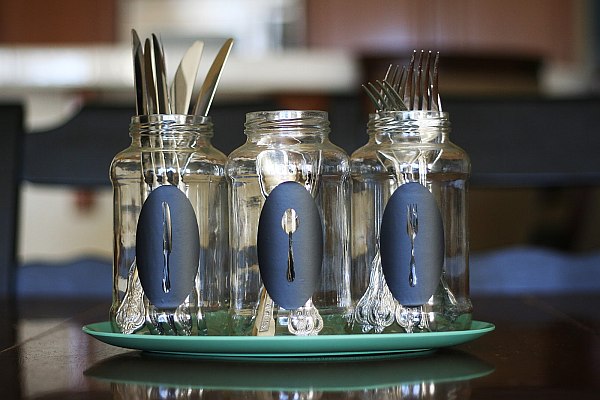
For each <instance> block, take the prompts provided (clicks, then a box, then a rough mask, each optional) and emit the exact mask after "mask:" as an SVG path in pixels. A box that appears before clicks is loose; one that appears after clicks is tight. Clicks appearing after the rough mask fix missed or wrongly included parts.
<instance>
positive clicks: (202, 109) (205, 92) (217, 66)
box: [193, 39, 233, 115]
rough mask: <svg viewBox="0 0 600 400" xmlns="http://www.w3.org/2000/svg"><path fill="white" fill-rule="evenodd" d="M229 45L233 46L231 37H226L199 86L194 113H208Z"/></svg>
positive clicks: (229, 48)
mask: <svg viewBox="0 0 600 400" xmlns="http://www.w3.org/2000/svg"><path fill="white" fill-rule="evenodd" d="M231 46H233V39H227V40H226V41H225V43H224V44H223V46H222V47H221V49H220V50H219V53H217V56H216V57H215V60H214V61H213V63H212V65H211V66H210V69H209V70H208V73H207V74H206V78H205V79H204V82H203V83H202V87H201V88H200V94H199V95H198V100H197V102H196V107H195V108H194V112H193V113H194V114H195V115H207V114H208V110H209V108H210V105H211V103H212V100H213V98H214V96H215V92H216V90H217V85H218V84H219V79H220V78H221V73H222V72H223V67H224V66H225V62H226V61H227V57H228V56H229V52H230V51H231Z"/></svg>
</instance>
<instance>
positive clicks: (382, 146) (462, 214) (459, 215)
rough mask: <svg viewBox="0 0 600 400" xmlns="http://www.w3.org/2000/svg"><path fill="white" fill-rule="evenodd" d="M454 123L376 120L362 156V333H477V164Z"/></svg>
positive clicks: (439, 118)
mask: <svg viewBox="0 0 600 400" xmlns="http://www.w3.org/2000/svg"><path fill="white" fill-rule="evenodd" d="M449 134H450V122H449V119H448V114H447V113H445V112H437V111H387V112H386V111H382V112H378V113H375V114H371V115H370V118H369V122H368V135H369V139H368V143H367V144H366V145H364V146H363V147H361V148H359V149H358V150H356V151H355V152H354V154H352V156H351V159H350V169H351V174H352V187H353V193H352V212H351V214H352V228H353V235H352V266H353V267H352V293H353V301H354V304H355V311H354V317H353V323H352V324H353V326H352V330H353V332H363V333H367V332H375V333H381V332H413V331H446V330H461V329H468V327H469V326H470V322H471V312H472V305H471V300H470V297H469V237H468V225H467V214H468V208H467V188H468V178H469V174H470V161H469V158H468V156H467V154H466V153H465V151H464V150H462V149H461V148H460V147H458V146H456V145H455V144H454V143H452V142H451V141H450V138H449Z"/></svg>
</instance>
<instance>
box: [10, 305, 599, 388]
mask: <svg viewBox="0 0 600 400" xmlns="http://www.w3.org/2000/svg"><path fill="white" fill-rule="evenodd" d="M473 302H474V305H475V309H476V311H475V319H478V320H483V321H489V322H493V323H495V324H496V330H495V331H494V332H492V333H489V334H487V335H485V336H483V337H481V338H479V339H477V340H475V341H473V342H470V343H467V344H463V345H460V346H456V347H454V348H449V349H443V350H440V351H437V352H434V353H428V354H423V355H421V356H418V357H401V358H391V359H376V360H357V359H348V360H344V361H324V360H312V361H302V362H300V361H296V362H259V363H255V362H252V363H250V362H247V361H218V360H198V359H172V358H161V357H152V356H148V355H144V354H141V353H140V352H136V351H131V350H126V349H121V348H117V347H112V346H110V345H107V344H104V343H101V342H99V341H97V340H96V339H94V338H92V337H89V336H87V335H86V334H84V333H83V332H82V331H81V327H82V326H83V325H85V324H89V323H92V322H97V321H102V320H106V318H107V311H108V306H109V304H108V302H107V301H89V300H88V301H85V300H72V301H58V300H41V301H35V302H34V301H28V302H17V303H16V304H9V303H7V302H3V303H1V305H0V316H1V322H2V326H1V328H0V388H1V389H2V399H123V398H137V399H144V398H157V399H167V398H168V399H176V398H181V399H184V398H185V399H238V398H241V399H295V398H298V399H300V398H302V399H417V398H419V399H430V398H431V399H433V398H435V399H446V398H448V399H538V398H539V399H567V398H568V399H598V398H600V294H586V295H578V296H574V295H573V296H537V295H536V296H520V297H480V298H478V297H476V298H474V299H473Z"/></svg>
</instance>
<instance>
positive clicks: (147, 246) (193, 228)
mask: <svg viewBox="0 0 600 400" xmlns="http://www.w3.org/2000/svg"><path fill="white" fill-rule="evenodd" d="M199 259H200V241H199V230H198V223H197V221H196V214H195V212H194V209H193V207H192V204H191V203H190V201H189V199H188V198H187V197H186V196H185V194H184V193H183V192H182V191H181V190H179V189H178V188H177V187H175V186H171V185H164V186H160V187H158V188H156V189H154V190H153V191H152V192H151V193H150V195H149V196H148V198H147V199H146V201H145V202H144V205H143V207H142V211H141V212H140V217H139V220H138V225H137V232H136V262H137V268H138V273H139V277H140V283H141V284H142V288H143V289H144V293H145V295H146V296H147V297H148V300H150V302H151V303H152V304H153V305H155V306H156V307H158V308H163V309H175V308H177V307H178V306H179V305H180V304H182V303H183V301H184V300H185V299H186V297H187V296H188V295H189V294H190V293H191V292H192V289H193V287H194V279H195V277H196V274H197V272H198V263H199Z"/></svg>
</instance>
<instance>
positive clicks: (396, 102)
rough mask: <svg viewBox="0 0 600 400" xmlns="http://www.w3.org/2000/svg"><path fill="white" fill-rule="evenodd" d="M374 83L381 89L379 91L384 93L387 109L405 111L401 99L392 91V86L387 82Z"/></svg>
mask: <svg viewBox="0 0 600 400" xmlns="http://www.w3.org/2000/svg"><path fill="white" fill-rule="evenodd" d="M375 83H376V84H377V85H378V86H380V87H381V90H382V91H383V92H384V93H385V95H386V96H387V99H388V104H387V108H388V109H390V110H394V111H404V110H406V106H405V105H404V103H403V102H402V98H401V97H400V95H399V94H398V92H396V91H395V90H394V88H393V87H392V85H390V83H389V82H387V81H382V82H381V81H375Z"/></svg>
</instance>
